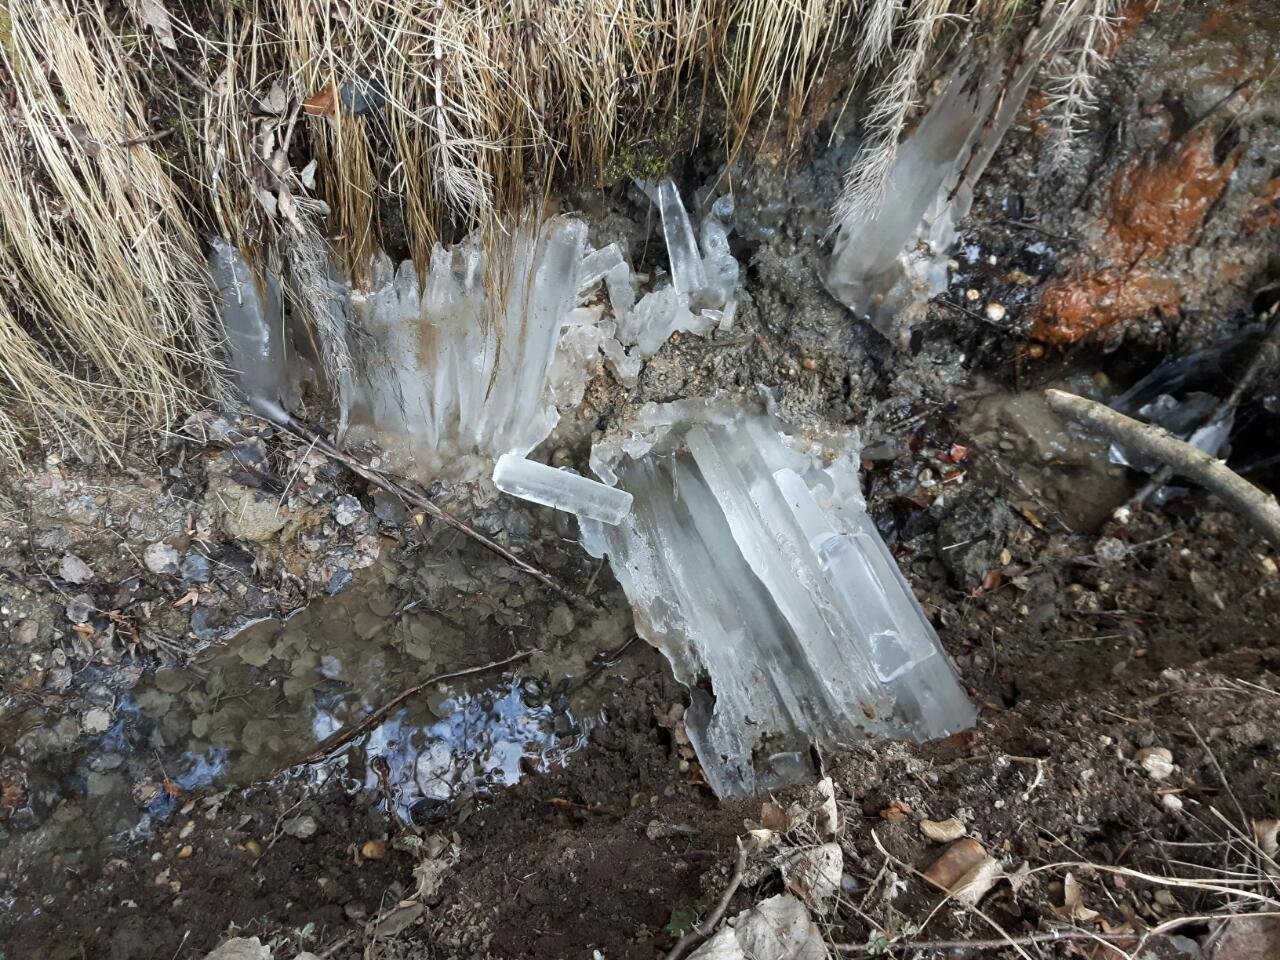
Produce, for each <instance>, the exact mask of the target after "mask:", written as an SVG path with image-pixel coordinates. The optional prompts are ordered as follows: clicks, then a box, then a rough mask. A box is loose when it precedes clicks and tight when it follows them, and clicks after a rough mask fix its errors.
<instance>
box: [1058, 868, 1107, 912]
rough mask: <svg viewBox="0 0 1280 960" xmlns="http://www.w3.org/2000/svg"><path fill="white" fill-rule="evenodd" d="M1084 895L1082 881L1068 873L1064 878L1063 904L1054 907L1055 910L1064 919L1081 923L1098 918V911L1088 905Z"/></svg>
mask: <svg viewBox="0 0 1280 960" xmlns="http://www.w3.org/2000/svg"><path fill="white" fill-rule="evenodd" d="M1083 897H1084V894H1083V891H1082V890H1081V889H1080V883H1079V882H1078V881H1077V880H1076V878H1075V876H1074V875H1073V874H1070V873H1068V874H1067V875H1066V876H1065V877H1063V878H1062V906H1060V907H1054V908H1053V912H1054V913H1056V914H1057V915H1058V916H1060V917H1062V918H1063V919H1064V920H1075V921H1078V922H1080V923H1088V922H1089V921H1090V920H1094V919H1096V918H1097V916H1098V911H1097V910H1090V909H1089V908H1088V907H1086V906H1085V905H1084V899H1083Z"/></svg>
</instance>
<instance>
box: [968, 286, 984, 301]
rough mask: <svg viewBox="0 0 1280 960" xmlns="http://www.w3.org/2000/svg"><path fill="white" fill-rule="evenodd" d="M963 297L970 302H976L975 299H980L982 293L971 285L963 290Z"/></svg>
mask: <svg viewBox="0 0 1280 960" xmlns="http://www.w3.org/2000/svg"><path fill="white" fill-rule="evenodd" d="M964 298H965V299H966V300H968V301H969V302H970V303H976V302H977V301H979V300H981V299H982V294H980V293H979V292H978V291H977V290H974V289H973V288H972V287H970V288H969V289H968V290H966V291H965V292H964Z"/></svg>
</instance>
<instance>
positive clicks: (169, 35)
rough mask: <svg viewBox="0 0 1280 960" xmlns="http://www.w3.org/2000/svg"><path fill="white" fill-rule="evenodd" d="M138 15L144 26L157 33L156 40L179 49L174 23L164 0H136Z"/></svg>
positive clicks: (173, 48)
mask: <svg viewBox="0 0 1280 960" xmlns="http://www.w3.org/2000/svg"><path fill="white" fill-rule="evenodd" d="M134 9H135V11H136V13H137V17H138V19H139V20H141V21H142V23H143V25H144V26H148V27H150V28H151V30H152V32H153V33H155V35H156V42H157V43H159V44H160V46H162V47H166V48H168V49H170V50H177V49H178V44H177V41H175V40H174V38H173V23H172V21H171V20H170V19H169V11H168V9H167V8H166V7H165V5H164V0H134Z"/></svg>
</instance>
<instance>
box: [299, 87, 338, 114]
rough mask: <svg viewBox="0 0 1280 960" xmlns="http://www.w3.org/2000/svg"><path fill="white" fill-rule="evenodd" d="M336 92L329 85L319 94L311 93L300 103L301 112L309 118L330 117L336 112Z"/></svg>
mask: <svg viewBox="0 0 1280 960" xmlns="http://www.w3.org/2000/svg"><path fill="white" fill-rule="evenodd" d="M336 93H337V91H335V90H334V87H333V84H332V83H331V84H329V85H328V86H327V87H325V88H324V89H323V90H321V91H320V92H319V93H313V94H312V95H311V96H309V97H307V99H305V100H303V101H302V112H303V113H305V114H307V115H308V116H311V117H332V116H333V115H334V112H335V111H336V110H337V103H338V98H337V95H336Z"/></svg>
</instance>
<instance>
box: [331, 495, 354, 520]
mask: <svg viewBox="0 0 1280 960" xmlns="http://www.w3.org/2000/svg"><path fill="white" fill-rule="evenodd" d="M359 516H360V501H359V500H357V499H356V498H355V497H353V496H351V494H349V493H344V494H343V495H342V496H340V497H338V499H337V500H335V501H333V519H334V520H336V521H337V523H338V526H340V527H349V526H351V524H353V523H355V522H356V519H357V518H358V517H359Z"/></svg>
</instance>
